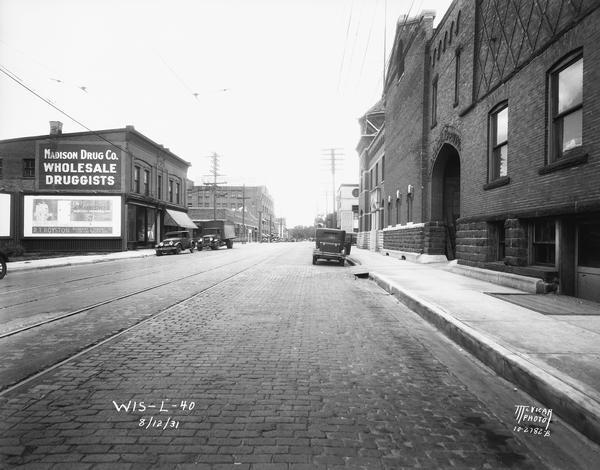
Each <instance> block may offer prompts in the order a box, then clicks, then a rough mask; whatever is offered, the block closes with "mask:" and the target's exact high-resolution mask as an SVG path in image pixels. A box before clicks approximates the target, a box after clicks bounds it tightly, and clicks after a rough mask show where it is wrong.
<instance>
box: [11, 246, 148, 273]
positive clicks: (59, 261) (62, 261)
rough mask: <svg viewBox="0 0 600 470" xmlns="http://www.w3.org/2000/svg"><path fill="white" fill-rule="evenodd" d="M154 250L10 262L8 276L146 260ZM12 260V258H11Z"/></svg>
mask: <svg viewBox="0 0 600 470" xmlns="http://www.w3.org/2000/svg"><path fill="white" fill-rule="evenodd" d="M155 254H156V252H155V251H154V250H153V249H143V250H132V251H117V252H114V253H112V252H111V253H97V254H94V255H80V256H64V257H59V258H44V259H32V260H27V261H9V262H8V263H7V276H10V273H12V272H15V271H26V270H31V269H46V268H58V267H61V266H75V265H78V264H90V263H102V262H104V261H113V260H118V259H126V258H144V257H146V256H155ZM9 259H10V258H9Z"/></svg>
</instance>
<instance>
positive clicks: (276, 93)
mask: <svg viewBox="0 0 600 470" xmlns="http://www.w3.org/2000/svg"><path fill="white" fill-rule="evenodd" d="M450 3H451V0H395V1H394V0H196V1H193V0H188V1H186V0H165V1H161V0H0V66H1V68H0V139H9V138H15V137H24V136H30V135H43V134H48V132H49V121H54V120H57V121H61V122H63V132H65V133H69V132H81V131H85V128H83V127H81V126H80V125H79V124H77V123H75V122H73V121H72V120H70V119H69V118H67V117H66V116H64V115H63V114H61V113H60V112H59V111H57V110H56V109H54V108H52V107H51V106H50V105H48V104H47V103H44V102H43V101H42V100H40V99H39V98H38V97H36V96H35V95H34V94H33V93H31V92H30V91H28V90H26V89H25V88H24V87H23V86H21V85H19V84H18V83H16V82H15V81H13V80H12V79H10V78H9V77H7V76H6V75H5V74H4V73H1V71H2V70H7V71H9V72H11V73H13V74H15V75H16V76H17V77H18V79H19V80H21V81H22V83H23V84H24V85H26V86H27V87H29V88H31V89H32V90H34V91H35V92H37V93H38V94H39V95H41V96H43V97H44V98H46V99H49V100H51V101H52V102H53V103H54V104H55V105H56V106H57V107H58V108H60V109H61V110H63V111H64V112H66V113H67V114H69V115H70V116H72V117H73V118H75V119H76V120H78V121H79V122H80V123H82V124H83V125H85V126H86V127H88V128H89V129H92V130H101V129H112V128H121V127H125V126H126V125H128V124H131V125H134V126H135V128H136V130H138V131H139V132H141V133H142V134H144V135H146V136H147V137H149V138H150V139H152V140H154V141H155V142H158V143H160V144H162V145H164V146H165V147H168V148H170V149H171V151H173V152H174V153H175V154H176V155H178V156H180V157H181V158H183V159H184V160H187V161H189V162H190V163H191V164H192V167H191V168H190V170H189V173H188V176H189V177H190V179H192V180H193V181H195V183H196V184H201V183H202V180H203V176H204V175H207V174H208V173H209V159H208V158H206V157H207V156H208V155H210V154H212V152H216V153H218V154H219V155H220V156H221V160H220V164H221V174H223V176H222V177H221V178H220V179H221V180H222V181H226V182H227V183H228V184H243V183H244V184H246V185H252V186H253V185H263V184H264V185H266V186H267V187H268V189H269V191H270V193H271V195H272V196H273V199H274V202H275V211H276V215H277V216H278V217H286V218H287V224H288V227H293V226H295V225H312V223H313V221H314V217H315V215H316V214H317V213H322V212H324V211H325V209H327V210H328V211H331V204H332V202H331V200H332V196H331V173H330V171H329V167H328V164H327V162H326V160H325V157H324V155H323V154H324V153H325V150H324V149H329V148H339V149H341V150H340V153H343V155H344V157H343V161H342V162H341V163H340V165H339V166H338V171H337V173H336V186H338V185H339V184H341V183H358V157H357V154H356V151H355V148H356V144H357V143H358V139H359V137H360V129H359V127H358V121H357V120H358V118H359V117H360V116H361V115H362V114H364V112H365V111H366V110H367V109H369V108H370V107H371V106H372V105H373V104H375V103H376V102H377V100H378V99H379V98H380V96H381V91H382V75H383V60H384V25H385V24H387V28H385V29H386V31H387V33H386V34H385V36H387V40H386V44H387V50H388V54H389V49H390V48H391V47H392V41H393V35H394V31H395V24H396V21H397V20H398V17H399V16H400V15H402V14H406V13H409V14H410V16H414V15H416V14H418V13H419V12H420V11H421V10H423V9H433V10H436V12H437V18H436V20H438V21H439V20H441V19H442V17H443V15H444V13H445V11H446V10H447V8H448V6H449V5H450ZM384 11H386V12H387V14H384ZM57 80H60V82H58V81H57ZM79 87H85V91H84V90H82V89H81V88H79ZM224 89H226V91H223V90H224ZM195 93H197V96H196V97H195V96H194V94H195ZM326 204H327V207H325V205H326Z"/></svg>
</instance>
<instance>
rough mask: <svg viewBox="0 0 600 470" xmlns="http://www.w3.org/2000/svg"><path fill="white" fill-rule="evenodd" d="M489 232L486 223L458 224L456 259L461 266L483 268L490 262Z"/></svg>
mask: <svg viewBox="0 0 600 470" xmlns="http://www.w3.org/2000/svg"><path fill="white" fill-rule="evenodd" d="M489 243H490V237H489V231H488V224H487V222H485V221H478V222H467V223H461V222H459V223H458V227H457V231H456V258H457V259H458V260H459V263H460V264H466V265H468V266H477V267H483V265H484V263H485V262H486V261H488V253H489Z"/></svg>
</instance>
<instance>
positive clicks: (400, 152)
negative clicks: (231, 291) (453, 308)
mask: <svg viewBox="0 0 600 470" xmlns="http://www.w3.org/2000/svg"><path fill="white" fill-rule="evenodd" d="M542 4H543V5H544V7H543V8H542V7H541V5H542ZM598 24H600V4H598V2H596V1H594V0H578V1H565V0H547V1H545V2H542V3H540V2H536V1H524V2H505V1H502V0H455V1H454V2H453V3H452V5H451V6H450V7H449V9H448V11H447V13H446V14H445V16H444V18H443V19H442V20H441V22H440V23H439V25H438V26H437V28H435V29H434V28H433V15H432V14H429V13H423V14H422V15H420V16H419V17H417V18H403V19H401V20H400V21H399V22H398V27H397V33H396V38H395V42H394V46H393V50H392V53H391V56H390V58H389V63H388V67H387V73H386V80H385V86H384V90H383V97H382V100H381V101H380V102H379V103H377V104H376V105H375V106H374V107H373V108H371V109H370V110H369V111H368V112H367V113H366V114H365V115H364V116H363V118H362V119H361V121H360V122H361V128H362V137H361V139H360V141H359V144H358V148H357V150H358V152H359V155H360V199H359V211H360V213H359V225H360V234H359V245H360V246H362V247H364V248H370V249H373V250H386V251H390V252H395V253H397V254H404V255H405V256H412V257H415V258H417V259H419V260H421V261H426V260H428V259H429V260H435V259H440V258H444V257H445V258H446V259H457V260H458V263H459V264H462V265H468V266H473V267H478V268H484V269H490V270H495V271H504V272H510V273H517V274H524V275H529V276H535V277H539V278H541V279H543V280H545V281H546V283H547V286H548V288H556V289H557V290H558V291H559V292H560V293H563V294H568V295H576V296H579V297H583V298H588V299H594V300H600V294H599V293H600V134H598V132H597V129H598V126H599V123H600V122H599V121H600V117H599V116H600V80H599V78H600V76H599V75H600V47H599V45H600V30H599V29H598V27H597V25H598Z"/></svg>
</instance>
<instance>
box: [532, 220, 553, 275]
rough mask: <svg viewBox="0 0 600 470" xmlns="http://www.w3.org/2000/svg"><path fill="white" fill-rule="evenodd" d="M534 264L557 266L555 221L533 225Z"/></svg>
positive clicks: (542, 221)
mask: <svg viewBox="0 0 600 470" xmlns="http://www.w3.org/2000/svg"><path fill="white" fill-rule="evenodd" d="M532 232H533V233H532V237H531V245H532V260H533V264H543V265H547V266H554V265H555V264H556V223H555V221H554V220H541V221H536V222H534V223H533V224H532Z"/></svg>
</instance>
